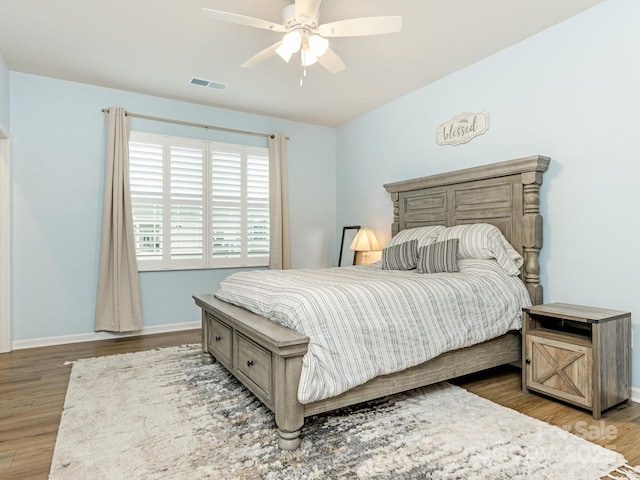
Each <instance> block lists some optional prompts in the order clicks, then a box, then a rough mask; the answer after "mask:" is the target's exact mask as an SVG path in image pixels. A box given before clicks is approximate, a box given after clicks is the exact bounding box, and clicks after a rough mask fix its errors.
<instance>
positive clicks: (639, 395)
mask: <svg viewBox="0 0 640 480" xmlns="http://www.w3.org/2000/svg"><path fill="white" fill-rule="evenodd" d="M631 401H633V402H636V403H640V388H638V387H631Z"/></svg>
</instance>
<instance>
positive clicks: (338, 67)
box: [318, 48, 347, 74]
mask: <svg viewBox="0 0 640 480" xmlns="http://www.w3.org/2000/svg"><path fill="white" fill-rule="evenodd" d="M318 63H319V64H320V65H322V66H323V67H324V68H326V69H327V70H329V71H330V72H331V73H333V74H336V73H340V72H341V71H343V70H344V69H345V68H347V66H346V65H345V64H344V62H343V61H342V59H341V58H340V57H339V56H338V54H337V53H336V52H334V51H333V50H331V49H330V48H329V49H328V50H327V51H326V52H325V54H324V55H322V56H321V57H320V58H318Z"/></svg>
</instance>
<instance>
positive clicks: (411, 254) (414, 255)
mask: <svg viewBox="0 0 640 480" xmlns="http://www.w3.org/2000/svg"><path fill="white" fill-rule="evenodd" d="M417 261H418V240H411V241H409V242H404V243H400V244H398V245H393V246H391V247H385V248H384V249H383V250H382V269H383V270H411V269H414V268H416V262H417Z"/></svg>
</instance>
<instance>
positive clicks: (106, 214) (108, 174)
mask: <svg viewBox="0 0 640 480" xmlns="http://www.w3.org/2000/svg"><path fill="white" fill-rule="evenodd" d="M129 132H130V126H129V118H128V117H127V116H126V115H125V109H124V108H120V107H117V108H113V107H112V108H110V109H109V113H108V117H107V157H106V166H105V181H104V207H103V213H102V244H101V250H100V272H99V275H98V296H97V302H96V319H95V330H96V331H98V330H106V331H109V332H130V331H134V330H140V329H142V312H141V309H140V285H139V282H138V268H137V265H136V253H135V244H134V236H133V217H132V212H131V192H130V189H129Z"/></svg>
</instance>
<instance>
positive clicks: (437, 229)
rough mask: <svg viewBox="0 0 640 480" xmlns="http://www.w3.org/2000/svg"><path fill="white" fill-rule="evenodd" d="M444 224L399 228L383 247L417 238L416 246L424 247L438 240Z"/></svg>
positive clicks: (443, 229)
mask: <svg viewBox="0 0 640 480" xmlns="http://www.w3.org/2000/svg"><path fill="white" fill-rule="evenodd" d="M446 228H447V227H445V226H444V225H431V226H428V227H416V228H407V229H405V230H401V231H399V232H398V233H397V235H396V236H395V237H393V238H392V239H391V240H389V242H388V243H387V244H386V245H385V246H384V248H388V247H393V246H394V245H400V244H401V243H405V242H408V241H410V240H418V248H420V247H424V246H425V245H429V244H431V243H435V242H436V241H437V240H438V235H439V234H441V233H442V232H444V231H445V229H446Z"/></svg>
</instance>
